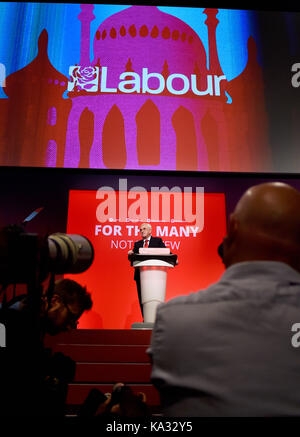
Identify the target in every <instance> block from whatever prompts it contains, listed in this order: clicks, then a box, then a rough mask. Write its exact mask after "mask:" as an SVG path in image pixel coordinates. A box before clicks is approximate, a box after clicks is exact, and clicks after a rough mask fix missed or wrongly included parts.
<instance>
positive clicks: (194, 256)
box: [67, 180, 226, 329]
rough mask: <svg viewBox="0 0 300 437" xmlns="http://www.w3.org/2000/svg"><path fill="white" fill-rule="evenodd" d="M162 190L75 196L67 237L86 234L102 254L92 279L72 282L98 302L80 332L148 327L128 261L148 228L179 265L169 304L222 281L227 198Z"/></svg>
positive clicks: (172, 273) (172, 274) (87, 275)
mask: <svg viewBox="0 0 300 437" xmlns="http://www.w3.org/2000/svg"><path fill="white" fill-rule="evenodd" d="M124 181H125V180H124ZM121 183H122V180H121ZM156 188H157V187H154V188H153V190H152V189H151V191H146V190H144V189H142V188H141V187H134V188H133V189H131V190H129V191H115V190H113V189H112V188H110V187H100V188H99V189H98V190H97V191H82V190H72V191H70V193H69V208H68V224H67V232H68V233H70V234H72V233H75V234H83V235H85V236H86V237H88V238H89V239H90V241H91V242H92V244H93V247H94V249H95V259H94V262H93V264H92V266H91V267H90V268H89V269H88V270H87V271H86V272H84V273H82V274H76V275H67V277H70V278H72V279H75V280H76V281H79V282H80V283H81V284H83V285H86V286H87V288H88V290H89V291H90V292H91V293H92V299H93V301H94V305H93V309H92V310H91V311H90V312H88V313H86V314H84V315H83V316H82V317H81V319H80V323H79V328H82V329H88V328H93V329H99V328H105V329H127V328H130V327H131V324H132V323H134V322H141V321H142V318H141V314H140V309H139V303H138V298H137V291H136V286H135V282H134V279H133V276H134V269H133V268H132V267H131V266H130V263H129V261H128V255H127V252H128V250H129V249H132V248H133V244H134V242H135V241H137V240H139V239H140V237H139V227H140V224H141V223H142V222H146V221H148V222H150V223H151V224H152V229H153V235H154V236H160V237H161V238H162V239H163V240H164V242H165V244H166V246H167V247H169V248H170V249H171V251H172V253H175V254H177V255H178V260H179V264H178V265H177V266H176V267H175V268H174V269H170V270H169V273H168V278H167V291H166V300H169V299H170V298H172V297H175V296H178V295H182V294H189V293H191V292H196V291H198V290H200V289H203V288H205V287H207V286H208V285H209V284H211V283H212V282H215V281H217V280H218V279H219V277H220V275H221V274H222V272H223V270H224V267H223V264H222V261H221V259H220V258H219V256H218V254H217V249H218V245H219V244H220V243H221V241H222V239H223V237H224V235H225V233H226V216H225V196H224V193H203V190H202V189H201V188H200V187H198V188H197V189H196V190H195V189H194V191H193V192H191V190H186V189H184V190H181V189H179V188H178V187H173V188H172V189H171V190H166V191H165V192H164V191H163V190H162V189H160V191H156Z"/></svg>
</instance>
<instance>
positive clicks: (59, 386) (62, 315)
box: [0, 279, 92, 415]
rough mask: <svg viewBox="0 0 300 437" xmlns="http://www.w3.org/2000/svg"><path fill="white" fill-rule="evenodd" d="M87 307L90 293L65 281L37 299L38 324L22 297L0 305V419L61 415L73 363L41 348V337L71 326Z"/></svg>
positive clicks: (67, 280) (71, 377)
mask: <svg viewBox="0 0 300 437" xmlns="http://www.w3.org/2000/svg"><path fill="white" fill-rule="evenodd" d="M91 307H92V300H91V296H90V293H88V292H87V291H86V289H85V288H84V287H82V286H81V285H80V284H78V283H77V282H76V281H73V280H70V279H62V280H59V281H56V282H55V285H54V289H53V291H52V293H51V295H50V296H49V295H42V296H41V299H40V316H39V318H38V326H37V324H36V323H35V322H36V321H34V317H33V313H32V307H31V306H30V305H29V303H28V296H27V295H25V296H19V297H18V298H17V301H14V302H13V303H11V304H5V305H2V308H1V309H0V320H1V321H2V322H3V323H4V324H5V326H6V333H7V347H6V348H5V350H1V361H0V372H1V373H0V383H1V400H0V404H1V403H2V404H3V405H1V410H0V415H3V414H4V415H63V414H64V401H65V397H66V394H67V386H68V383H69V382H70V381H71V380H72V379H73V378H74V375H75V363H74V362H73V360H71V359H70V358H68V357H65V356H64V355H63V354H54V355H52V354H51V351H50V350H47V349H45V348H44V346H43V337H44V335H45V334H46V333H48V334H50V335H57V334H59V333H60V332H63V331H67V330H70V329H73V328H76V325H77V323H78V322H77V320H78V319H79V317H80V316H81V315H82V313H83V312H84V311H86V310H89V309H90V308H91ZM37 328H38V329H37ZM37 333H38V335H39V339H37V336H36V334H37Z"/></svg>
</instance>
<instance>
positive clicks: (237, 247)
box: [224, 182, 300, 270]
mask: <svg viewBox="0 0 300 437" xmlns="http://www.w3.org/2000/svg"><path fill="white" fill-rule="evenodd" d="M224 251H225V252H224V258H225V264H226V265H227V266H229V265H231V264H234V263H235V262H240V261H246V260H255V259H256V260H259V259H261V260H271V261H272V260H274V261H282V262H286V263H288V264H290V265H292V267H294V268H296V265H295V263H297V266H298V264H299V266H300V262H299V261H298V258H300V192H299V191H297V190H296V189H295V188H293V187H291V186H290V185H287V184H283V183H280V182H273V183H265V184H261V185H256V186H254V187H251V188H249V189H248V190H247V191H246V193H245V194H244V195H243V196H242V197H241V199H240V201H239V202H238V204H237V206H236V208H235V211H234V213H233V214H232V215H231V217H230V226H229V232H228V236H227V237H226V238H225V241H224ZM297 270H299V268H297Z"/></svg>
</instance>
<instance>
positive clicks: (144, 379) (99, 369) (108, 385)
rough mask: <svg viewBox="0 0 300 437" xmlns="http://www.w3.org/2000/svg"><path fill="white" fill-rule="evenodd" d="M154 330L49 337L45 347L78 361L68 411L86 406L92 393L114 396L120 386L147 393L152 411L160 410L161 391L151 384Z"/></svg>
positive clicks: (78, 333) (69, 395)
mask: <svg viewBox="0 0 300 437" xmlns="http://www.w3.org/2000/svg"><path fill="white" fill-rule="evenodd" d="M151 333H152V331H151V330H127V329H124V330H113V329H111V330H104V329H103V330H102V329H101V330H88V329H84V330H80V329H78V330H74V331H72V332H68V333H64V334H60V335H58V336H56V337H49V336H48V337H47V338H46V340H45V345H46V346H47V347H51V348H52V350H53V352H62V353H63V354H64V355H67V356H69V357H71V358H72V359H73V360H74V361H76V374H75V379H74V381H73V382H72V384H70V385H69V390H68V396H67V409H68V411H73V412H74V411H76V408H77V409H78V407H79V406H80V405H81V404H82V403H83V402H84V400H85V398H86V397H87V395H88V393H89V392H90V390H91V389H93V388H97V389H98V390H101V391H102V392H104V393H107V392H111V390H112V387H113V385H114V384H115V383H116V382H124V383H126V384H128V385H129V386H130V387H131V388H132V390H133V391H134V393H138V392H143V393H145V395H146V397H147V404H148V405H149V407H150V408H151V409H152V411H157V410H159V396H158V392H157V390H156V389H155V388H154V387H153V385H152V384H151V383H150V373H151V364H150V359H149V356H148V355H147V353H146V350H147V348H148V346H149V344H150V341H151Z"/></svg>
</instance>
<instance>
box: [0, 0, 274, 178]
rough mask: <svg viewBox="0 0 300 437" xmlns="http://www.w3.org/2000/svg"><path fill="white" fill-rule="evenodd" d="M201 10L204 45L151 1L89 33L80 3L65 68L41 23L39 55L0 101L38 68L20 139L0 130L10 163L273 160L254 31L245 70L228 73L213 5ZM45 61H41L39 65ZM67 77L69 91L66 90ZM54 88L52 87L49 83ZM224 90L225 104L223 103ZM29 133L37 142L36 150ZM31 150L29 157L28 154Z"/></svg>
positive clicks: (167, 166)
mask: <svg viewBox="0 0 300 437" xmlns="http://www.w3.org/2000/svg"><path fill="white" fill-rule="evenodd" d="M203 13H204V14H205V15H206V20H205V26H206V27H207V35H208V53H206V50H205V48H204V45H203V43H202V41H201V40H200V38H199V36H198V35H197V33H196V32H195V31H194V30H193V29H192V28H191V27H190V26H188V25H187V24H186V23H184V22H183V21H182V20H180V19H178V18H176V17H174V16H172V15H170V14H167V13H164V12H162V11H160V10H159V9H158V8H157V7H156V6H151V7H150V6H131V7H128V8H126V9H125V10H123V11H121V12H118V13H116V14H113V15H111V16H110V17H109V18H107V19H106V20H104V21H103V22H102V23H101V24H100V25H99V27H98V29H97V31H96V33H95V35H94V36H93V35H91V22H92V21H93V20H94V19H95V18H96V17H95V15H94V6H93V5H87V4H84V5H81V13H80V14H79V16H78V19H79V20H80V22H81V42H80V60H79V63H78V65H74V66H72V67H70V75H71V77H70V78H66V77H64V76H63V75H61V74H60V73H59V72H57V71H56V70H55V69H54V67H52V66H51V64H50V62H49V60H48V58H47V35H46V32H45V31H44V33H42V34H41V36H40V39H39V53H38V56H37V58H36V59H35V60H34V61H33V62H32V63H31V64H30V65H28V66H27V67H25V68H24V69H23V70H20V71H19V72H16V73H13V74H12V75H10V76H9V77H8V78H7V90H8V93H9V94H10V95H9V99H7V100H6V101H4V102H3V101H2V102H1V105H2V106H4V105H5V104H6V105H7V104H10V103H12V100H14V99H17V95H14V92H12V91H10V90H12V84H14V85H16V82H17V78H18V77H20V75H21V74H22V75H23V76H24V75H25V76H26V75H27V76H29V74H30V78H31V79H30V80H31V81H32V80H33V78H34V77H37V76H38V77H39V78H40V79H41V77H42V78H43V77H44V81H41V82H42V83H43V87H44V88H43V89H42V90H41V89H39V92H41V91H42V92H43V95H44V96H45V98H44V99H43V102H42V103H41V102H40V101H39V104H38V103H37V102H36V103H34V102H33V101H32V98H31V99H30V105H31V106H32V105H33V107H32V108H31V111H32V119H31V120H30V119H28V117H27V119H26V120H23V122H22V123H21V125H22V129H21V131H20V132H18V140H19V141H18V143H17V142H16V141H15V136H16V133H15V130H14V129H13V127H11V128H9V126H8V128H6V130H5V132H4V133H3V135H2V138H5V137H6V138H5V139H6V140H8V141H10V142H11V143H12V146H11V147H12V149H11V150H14V153H15V156H16V157H17V159H18V162H15V164H14V165H42V166H57V167H82V168H119V169H122V168H125V169H146V170H147V169H148V170H162V169H164V170H200V171H201V170H204V171H209V170H212V171H219V170H220V171H240V170H245V171H259V170H264V171H266V170H268V169H270V168H271V162H270V161H271V160H270V152H269V145H268V138H267V133H266V129H267V122H266V112H265V106H264V95H263V80H262V72H261V67H260V66H259V64H258V62H257V57H256V44H255V41H254V39H253V38H250V39H249V41H248V63H247V65H246V67H245V69H244V71H243V72H242V73H241V74H240V75H239V76H238V77H236V78H235V79H233V80H231V81H230V82H228V81H227V79H226V76H225V74H224V72H223V71H222V68H221V65H220V62H219V57H218V48H217V42H216V29H217V26H218V23H219V20H218V19H217V14H218V10H217V9H205V10H204V12H203ZM91 38H93V41H91ZM91 46H92V47H93V59H91V58H90V57H91V55H90V52H91V50H90V48H91ZM41 63H43V65H44V67H43V69H40V71H37V70H35V68H34V67H35V66H36V67H37V68H38V65H39V64H41ZM45 65H46V67H45ZM54 70H55V71H54ZM50 72H51V75H49V74H50ZM50 76H51V77H50ZM68 81H69V83H68ZM67 83H68V85H67ZM23 84H26V81H25V82H24V81H23ZM25 86H26V85H25ZM67 86H68V94H67V96H68V98H67V99H63V96H62V95H63V93H64V92H65V91H66V89H67ZM51 87H52V88H51ZM50 88H51V89H52V91H53V89H54V88H55V92H52V93H50ZM36 92H38V91H36ZM228 95H230V97H231V99H232V103H231V104H228V103H227V101H228ZM37 100H38V99H37ZM9 101H11V102H9ZM28 104H29V101H28V100H27V101H26V98H23V100H22V103H21V107H20V104H19V113H18V117H21V118H22V105H23V106H26V105H27V106H28ZM27 111H28V109H27ZM34 114H36V117H37V118H36V117H34ZM37 119H38V123H39V133H38V138H37V137H36V138H35V141H34V142H32V141H31V144H29V141H28V139H27V141H26V140H25V132H26V131H27V132H28V129H29V131H30V128H31V130H32V125H33V123H34V124H35V125H36V123H37ZM30 123H32V125H30ZM0 129H1V126H0ZM22 132H23V133H22ZM35 132H36V130H35ZM22 135H23V136H24V138H23V139H22V138H21V137H22ZM33 143H34V144H37V145H36V146H35V149H34V158H33V151H32V147H33V146H32V144H33ZM20 144H21V146H20ZM20 147H21V149H20ZM30 147H31V149H30ZM18 148H19V149H18ZM4 155H5V154H4ZM4 155H3V156H2V157H1V158H2V161H5V160H6V163H8V164H9V159H11V158H10V157H11V156H12V154H11V153H10V155H8V154H6V155H5V156H4ZM30 159H31V160H32V163H31V164H28V162H29V160H30ZM4 164H5V162H4Z"/></svg>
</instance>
